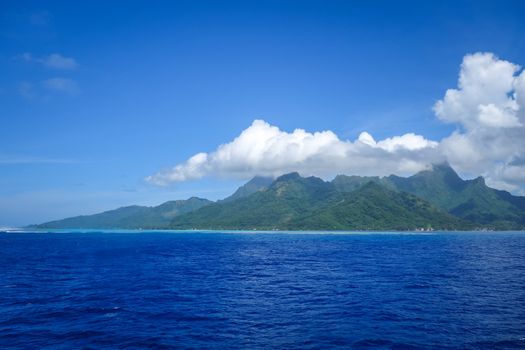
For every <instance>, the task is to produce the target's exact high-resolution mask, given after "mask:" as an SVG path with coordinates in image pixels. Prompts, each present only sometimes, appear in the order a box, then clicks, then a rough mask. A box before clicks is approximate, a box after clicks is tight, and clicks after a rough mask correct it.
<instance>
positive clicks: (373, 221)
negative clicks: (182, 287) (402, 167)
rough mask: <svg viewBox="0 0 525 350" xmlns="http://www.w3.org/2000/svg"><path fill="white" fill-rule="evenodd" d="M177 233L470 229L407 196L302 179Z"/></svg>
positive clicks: (184, 221) (187, 219) (214, 211)
mask: <svg viewBox="0 0 525 350" xmlns="http://www.w3.org/2000/svg"><path fill="white" fill-rule="evenodd" d="M171 227H172V228H179V229H191V228H196V229H259V230H273V229H280V230H297V229H301V230H387V229H393V230H410V229H416V228H426V227H433V228H435V229H459V228H461V227H471V225H469V224H468V223H466V222H464V221H462V220H459V219H457V218H455V217H453V216H452V215H450V214H448V213H446V212H444V211H442V210H440V209H438V208H436V207H434V206H432V205H431V204H429V203H428V202H425V201H423V200H421V199H419V198H417V197H415V196H413V195H410V194H408V193H399V192H395V191H392V190H389V189H387V188H385V187H384V186H381V185H379V184H377V183H374V182H368V183H366V184H365V185H363V186H361V187H360V188H358V189H357V190H356V191H353V192H341V191H338V190H337V188H336V186H334V184H332V183H329V182H324V181H323V180H321V179H319V178H315V177H309V178H303V177H300V176H299V175H298V174H297V173H292V174H288V175H284V176H281V177H279V178H278V179H277V180H276V181H275V182H274V183H273V184H272V185H271V186H270V187H269V188H268V189H267V190H263V191H260V192H257V193H254V194H252V195H250V196H248V197H245V198H242V199H239V200H237V201H233V202H229V203H215V204H212V205H210V206H207V207H204V208H201V209H199V210H197V211H194V212H192V213H189V214H186V215H182V216H179V217H176V218H175V219H174V220H173V222H172V224H171Z"/></svg>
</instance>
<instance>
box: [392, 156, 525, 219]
mask: <svg viewBox="0 0 525 350" xmlns="http://www.w3.org/2000/svg"><path fill="white" fill-rule="evenodd" d="M382 181H383V182H384V183H385V184H386V185H391V186H392V187H394V188H396V189H398V190H400V191H405V192H408V193H411V194H414V195H416V196H418V197H420V198H422V199H424V200H427V201H429V202H431V203H432V204H434V205H436V206H438V207H440V208H442V209H444V210H446V211H448V212H449V213H451V214H453V215H455V216H458V217H460V218H463V219H466V220H469V221H472V222H475V223H477V224H479V225H482V226H487V227H492V228H496V229H520V228H521V229H523V228H525V197H517V196H512V195H511V194H510V193H508V192H506V191H499V190H495V189H493V188H490V187H488V186H487V185H486V184H485V181H484V179H483V178H482V177H478V178H476V179H473V180H463V179H461V178H460V177H459V176H458V175H457V173H456V172H455V171H454V170H453V169H452V168H451V167H450V166H449V165H448V164H439V165H434V166H433V168H432V169H431V170H426V171H422V172H419V173H417V174H415V175H413V176H410V177H407V178H403V177H399V176H394V175H391V176H389V177H387V178H384V179H382Z"/></svg>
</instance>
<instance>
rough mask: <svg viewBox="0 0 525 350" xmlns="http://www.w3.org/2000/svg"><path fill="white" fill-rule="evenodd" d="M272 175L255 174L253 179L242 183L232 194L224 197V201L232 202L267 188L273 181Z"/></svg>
mask: <svg viewBox="0 0 525 350" xmlns="http://www.w3.org/2000/svg"><path fill="white" fill-rule="evenodd" d="M273 181H274V179H273V178H271V177H263V176H255V177H254V178H253V179H251V180H250V181H248V182H247V183H245V184H244V185H242V186H241V187H239V188H238V189H237V191H235V192H234V193H233V194H232V195H231V196H229V197H226V198H224V199H223V200H222V201H223V202H231V201H234V200H237V199H240V198H244V197H247V196H249V195H251V194H252V193H255V192H258V191H261V190H265V189H267V188H268V187H270V185H271V184H272V183H273Z"/></svg>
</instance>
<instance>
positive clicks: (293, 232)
mask: <svg viewBox="0 0 525 350" xmlns="http://www.w3.org/2000/svg"><path fill="white" fill-rule="evenodd" d="M0 233H71V234H75V233H194V234H287V235H297V234H308V235H359V234H361V235H367V234H381V235H388V234H390V235H403V234H406V235H433V234H448V233H456V234H457V233H464V234H480V233H483V234H490V233H525V230H433V231H417V230H406V231H405V230H403V231H397V230H349V231H331V230H209V229H203V230H193V229H192V230H169V229H147V230H145V229H27V228H10V229H0Z"/></svg>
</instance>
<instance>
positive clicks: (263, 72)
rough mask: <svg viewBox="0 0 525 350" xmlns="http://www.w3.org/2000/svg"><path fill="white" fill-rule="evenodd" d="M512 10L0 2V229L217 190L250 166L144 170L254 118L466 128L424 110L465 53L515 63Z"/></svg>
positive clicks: (206, 146) (288, 127)
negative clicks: (175, 177) (191, 172)
mask: <svg viewBox="0 0 525 350" xmlns="http://www.w3.org/2000/svg"><path fill="white" fill-rule="evenodd" d="M523 13H525V3H524V2H522V1H493V2H483V1H450V2H447V1H399V2H387V1H355V2H354V1H344V2H337V1H293V2H287V1H275V2H274V1H260V2H259V1H240V2H229V1H221V2H216V1H211V2H206V1H180V2H177V1H170V2H168V1H166V2H162V1H157V2H146V1H129V2H117V1H115V2H107V1H86V2H83V3H80V2H70V1H47V2H41V1H33V2H31V1H19V0H18V1H3V2H2V6H1V7H0V43H1V50H0V130H1V131H2V137H1V138H0V225H24V224H30V223H37V222H42V221H46V220H51V219H58V218H62V217H64V216H69V215H76V214H88V213H94V212H97V211H101V210H106V209H111V208H114V207H117V206H122V205H128V204H145V205H154V204H160V203H161V202H162V201H165V200H169V199H182V198H187V197H189V196H192V195H197V196H201V197H206V198H210V199H218V198H222V197H224V196H226V195H228V194H229V193H231V192H232V191H233V190H234V189H235V188H236V187H237V186H238V185H239V184H241V183H242V182H243V181H244V178H245V177H247V176H248V175H251V174H250V172H246V173H242V174H238V173H236V174H234V175H235V176H233V175H232V174H231V172H230V173H229V172H228V171H225V170H221V171H220V173H217V174H215V173H214V170H213V169H216V168H217V167H215V165H213V166H211V165H210V167H208V168H210V169H212V170H207V172H206V174H204V175H202V176H198V178H195V179H190V180H191V181H173V182H169V184H168V186H156V185H155V184H152V183H151V182H148V181H145V178H146V177H147V176H150V175H152V174H156V173H157V172H159V171H161V170H162V169H167V168H169V167H172V166H175V165H177V164H184V162H185V161H186V160H187V159H188V158H190V157H191V156H193V155H194V154H197V153H199V152H212V151H214V150H216V149H217V147H218V146H219V145H221V144H224V143H228V142H231V141H232V140H233V139H234V138H235V137H237V136H238V135H239V134H240V133H241V132H242V131H243V130H245V129H247V128H249V127H250V125H252V122H253V121H254V120H255V119H262V120H264V121H265V122H266V123H267V124H268V125H271V126H276V127H278V128H279V129H280V130H281V131H282V132H284V133H286V134H290V133H292V132H293V130H294V129H296V128H302V129H305V130H306V131H308V132H315V131H323V130H330V131H331V132H333V133H334V134H336V135H337V136H338V138H339V139H341V140H351V141H353V140H356V139H357V138H358V137H359V136H360V134H361V133H362V132H364V131H366V132H367V133H369V134H371V135H373V137H374V139H375V140H383V139H387V138H392V137H395V136H398V135H403V134H406V133H414V134H416V135H422V136H423V137H424V138H425V139H428V140H436V141H438V142H439V141H440V140H442V139H443V138H446V137H448V136H449V135H451V133H453V132H454V130H462V129H464V128H467V127H466V126H465V125H466V124H461V123H455V122H450V120H451V118H452V117H450V116H448V117H447V116H444V117H441V119H440V118H438V117H436V112H435V111H433V106H434V105H435V103H436V102H437V101H438V100H440V99H444V96H445V92H446V91H447V89H454V88H458V87H457V81H458V74H459V72H460V65H461V63H462V61H463V59H464V57H465V55H467V54H474V53H477V52H491V53H494V54H495V55H497V57H498V58H501V59H502V60H506V61H508V62H513V63H515V64H521V65H525V40H524V36H525V21H524V20H523ZM518 73H519V72H518ZM518 113H520V112H518ZM447 118H448V120H449V122H443V120H445V119H447ZM520 125H521V124H520ZM512 151H513V152H512V157H511V158H509V159H510V160H509V161H508V163H509V164H510V163H512V162H514V163H513V164H517V162H518V161H519V160H520V159H521V158H520V156H521V153H519V151H518V150H515V152H514V150H512ZM523 159H525V158H523ZM505 161H506V160H503V159H502V160H501V162H505ZM457 164H458V165H459V166H460V167H461V164H463V163H461V162H460V161H458V162H457ZM491 164H492V163H491ZM208 168H207V169H208ZM219 168H220V169H223V168H221V167H219ZM219 168H217V169H219ZM228 169H229V168H228ZM301 169H302V168H301ZM356 169H357V168H356ZM463 169H464V173H469V171H470V172H471V173H472V175H476V174H474V172H476V169H478V168H475V167H472V166H470V167H469V166H468V165H465V166H464V167H463ZM252 170H253V169H252ZM278 170H279V169H273V170H272V174H273V173H276V172H278ZM286 170H288V169H286ZM253 171H255V170H253ZM253 171H252V172H253ZM385 171H387V170H385ZM306 172H308V171H306ZM313 172H314V173H315V171H313ZM356 172H359V171H356ZM495 173H496V172H495V171H494V172H493V174H495ZM230 175H232V176H230ZM489 176H490V175H489ZM494 176H495V175H494ZM505 179H506V178H505ZM500 180H501V178H496V177H494V183H495V184H496V183H497V181H500ZM501 181H503V180H501ZM505 181H507V180H505ZM516 181H517V182H516ZM516 181H515V182H514V183H513V184H514V185H516V183H517V184H518V187H519V186H520V184H522V183H520V181H521V180H520V179H518V180H516ZM506 184H509V182H508V181H507V182H506ZM502 186H504V185H502ZM509 186H510V185H509Z"/></svg>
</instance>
